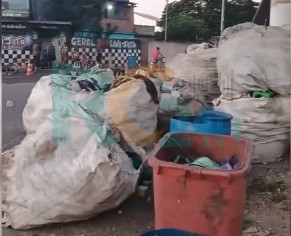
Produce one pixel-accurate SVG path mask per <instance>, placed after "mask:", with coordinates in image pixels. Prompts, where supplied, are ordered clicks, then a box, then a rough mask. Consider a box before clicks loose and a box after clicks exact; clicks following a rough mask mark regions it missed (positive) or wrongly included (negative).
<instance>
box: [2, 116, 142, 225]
mask: <svg viewBox="0 0 291 236" xmlns="http://www.w3.org/2000/svg"><path fill="white" fill-rule="evenodd" d="M59 118H60V119H59V120H58V121H60V120H64V119H69V120H68V121H69V123H70V128H69V129H67V130H68V131H69V133H70V136H68V137H66V136H65V135H64V132H60V131H61V130H63V129H65V127H64V123H63V122H60V123H56V124H54V125H52V123H53V121H52V120H51V119H49V118H46V119H45V120H44V122H42V124H41V125H40V126H39V127H38V129H37V130H36V131H35V132H34V133H31V134H28V135H27V136H26V137H25V139H24V140H23V141H22V143H21V144H20V145H19V146H18V147H16V148H15V153H14V157H13V158H12V160H5V159H6V158H7V156H8V159H9V158H11V155H7V153H6V155H3V156H2V159H4V160H3V162H4V163H5V166H4V169H3V172H2V174H3V182H2V184H3V185H2V186H3V189H4V191H3V212H4V223H5V226H6V227H8V226H11V227H12V228H14V229H29V228H33V227H37V226H41V225H44V224H49V223H58V222H71V221H77V220H84V219H88V218H90V217H93V216H94V215H96V214H98V213H101V212H104V211H107V210H110V209H113V208H115V207H117V206H118V205H120V204H121V203H122V202H123V201H124V200H125V199H127V198H128V197H129V196H130V195H131V194H132V193H133V192H134V190H135V186H136V183H137V179H138V176H139V171H138V170H135V169H134V168H133V164H132V161H131V159H130V158H129V157H128V156H127V155H126V153H125V152H124V151H123V150H122V149H121V148H120V147H119V146H118V145H117V144H116V142H115V141H114V139H110V137H112V135H111V133H110V131H109V129H108V127H107V126H106V125H104V124H103V123H102V122H100V121H98V120H96V119H93V120H92V119H91V118H88V120H86V119H85V120H84V117H82V118H81V117H79V116H72V117H70V118H68V117H59ZM54 136H55V138H52V137H54ZM104 139H107V140H106V141H105V140H104ZM104 143H107V144H108V145H105V144H104Z"/></svg>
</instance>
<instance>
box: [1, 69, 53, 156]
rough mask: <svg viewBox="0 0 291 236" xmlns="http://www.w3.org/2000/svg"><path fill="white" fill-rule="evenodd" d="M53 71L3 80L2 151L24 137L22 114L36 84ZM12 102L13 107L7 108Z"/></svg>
mask: <svg viewBox="0 0 291 236" xmlns="http://www.w3.org/2000/svg"><path fill="white" fill-rule="evenodd" d="M48 74H51V71H41V72H39V73H37V74H35V75H33V76H31V77H30V76H25V75H23V74H16V75H11V76H7V75H4V76H3V78H2V150H3V151H5V150H7V149H9V148H11V147H13V146H15V145H17V144H19V142H20V141H21V140H22V138H23V137H24V134H25V133H24V130H23V124H22V112H23V109H24V106H25V105H26V102H27V99H28V97H29V95H30V93H31V90H32V88H33V87H34V85H35V83H36V82H37V81H38V80H39V79H40V78H41V77H42V76H44V75H48ZM7 101H8V103H10V101H12V102H13V106H7V105H9V104H7Z"/></svg>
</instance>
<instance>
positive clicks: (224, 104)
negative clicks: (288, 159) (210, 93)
mask: <svg viewBox="0 0 291 236" xmlns="http://www.w3.org/2000/svg"><path fill="white" fill-rule="evenodd" d="M215 103H216V105H217V106H216V107H215V110H218V111H222V112H226V113H229V114H231V115H232V116H233V120H232V135H235V136H238V137H243V138H245V139H248V140H250V141H252V142H253V145H254V152H253V155H252V162H253V163H261V162H274V161H277V160H278V159H279V158H281V157H283V156H284V155H285V154H286V153H287V152H288V150H289V144H290V98H289V97H287V98H283V97H275V98H241V99H235V100H226V99H218V100H217V101H215Z"/></svg>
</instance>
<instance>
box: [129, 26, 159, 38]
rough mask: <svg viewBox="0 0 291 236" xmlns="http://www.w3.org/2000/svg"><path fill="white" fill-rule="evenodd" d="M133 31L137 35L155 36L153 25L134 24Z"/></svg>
mask: <svg viewBox="0 0 291 236" xmlns="http://www.w3.org/2000/svg"><path fill="white" fill-rule="evenodd" d="M134 33H135V34H137V35H139V36H152V37H154V36H155V26H148V25H135V26H134Z"/></svg>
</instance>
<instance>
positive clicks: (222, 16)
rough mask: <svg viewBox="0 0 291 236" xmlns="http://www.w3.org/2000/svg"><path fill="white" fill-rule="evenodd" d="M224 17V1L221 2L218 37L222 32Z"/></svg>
mask: <svg viewBox="0 0 291 236" xmlns="http://www.w3.org/2000/svg"><path fill="white" fill-rule="evenodd" d="M224 15H225V0H222V4H221V21H220V36H221V35H222V33H223V31H224Z"/></svg>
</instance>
